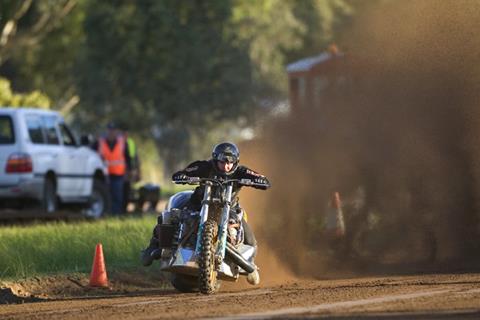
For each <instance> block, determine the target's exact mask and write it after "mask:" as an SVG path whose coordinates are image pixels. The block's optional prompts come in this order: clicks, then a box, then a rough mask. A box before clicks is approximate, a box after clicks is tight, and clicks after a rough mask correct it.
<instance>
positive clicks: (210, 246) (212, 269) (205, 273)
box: [198, 220, 220, 294]
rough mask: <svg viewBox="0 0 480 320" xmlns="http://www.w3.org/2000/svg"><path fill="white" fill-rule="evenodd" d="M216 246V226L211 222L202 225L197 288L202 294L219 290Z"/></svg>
mask: <svg viewBox="0 0 480 320" xmlns="http://www.w3.org/2000/svg"><path fill="white" fill-rule="evenodd" d="M217 246H218V226H217V223H216V222H215V221H213V220H207V222H205V224H204V228H203V233H202V238H201V239H200V247H201V250H200V254H199V256H198V266H199V288H200V292H201V293H203V294H212V293H215V292H216V291H217V290H218V289H219V285H220V281H218V280H217V270H216V266H215V252H216V250H217Z"/></svg>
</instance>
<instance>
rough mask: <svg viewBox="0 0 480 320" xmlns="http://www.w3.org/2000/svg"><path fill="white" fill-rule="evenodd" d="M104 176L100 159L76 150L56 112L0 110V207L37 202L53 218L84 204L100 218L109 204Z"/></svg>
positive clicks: (87, 151) (83, 148) (85, 149)
mask: <svg viewBox="0 0 480 320" xmlns="http://www.w3.org/2000/svg"><path fill="white" fill-rule="evenodd" d="M106 177H107V172H106V167H105V166H104V164H103V162H102V159H101V158H100V156H99V155H98V154H97V153H96V152H95V151H93V150H91V149H90V148H89V147H88V146H80V145H78V143H77V141H76V139H75V137H74V136H73V135H72V133H71V131H70V129H69V128H68V127H67V126H66V125H65V122H64V120H63V119H62V117H61V116H60V115H59V114H58V113H57V112H52V111H45V110H40V109H29V108H4V107H0V208H2V207H12V206H15V207H25V205H28V204H30V203H38V202H39V203H40V204H41V205H42V209H43V213H46V214H52V213H54V212H55V211H57V209H58V207H59V205H60V204H77V205H78V204H80V205H82V207H83V208H84V213H86V214H87V215H89V216H92V217H100V216H102V215H103V214H104V213H105V212H107V211H108V210H109V204H110V197H109V193H108V188H107V184H106V183H107V181H106V179H107V178H106ZM0 216H1V213H0Z"/></svg>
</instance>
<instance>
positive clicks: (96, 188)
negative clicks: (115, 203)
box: [85, 179, 111, 219]
mask: <svg viewBox="0 0 480 320" xmlns="http://www.w3.org/2000/svg"><path fill="white" fill-rule="evenodd" d="M110 205H111V201H110V194H109V192H108V188H107V185H106V184H105V182H103V181H102V180H99V179H95V180H94V181H93V188H92V195H91V196H90V200H89V201H88V207H87V210H86V211H85V215H86V216H87V217H89V218H93V219H99V218H101V217H102V216H104V215H105V214H107V213H108V212H109V211H110Z"/></svg>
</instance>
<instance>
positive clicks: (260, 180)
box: [253, 177, 269, 185]
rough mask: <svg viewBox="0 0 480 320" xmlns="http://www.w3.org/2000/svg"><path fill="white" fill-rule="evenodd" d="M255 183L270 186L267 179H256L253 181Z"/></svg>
mask: <svg viewBox="0 0 480 320" xmlns="http://www.w3.org/2000/svg"><path fill="white" fill-rule="evenodd" d="M253 182H255V183H257V184H263V185H268V184H269V183H268V180H267V178H265V177H258V178H255V179H254V180H253Z"/></svg>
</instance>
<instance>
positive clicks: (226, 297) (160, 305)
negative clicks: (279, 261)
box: [0, 273, 480, 320]
mask: <svg viewBox="0 0 480 320" xmlns="http://www.w3.org/2000/svg"><path fill="white" fill-rule="evenodd" d="M273 317H280V318H322V317H327V318H332V317H336V318H341V319H351V318H358V317H360V318H364V319H383V318H387V317H388V318H409V319H411V318H416V319H445V318H456V319H458V318H464V319H479V318H480V274H471V273H470V274H446V275H417V276H401V277H383V278H357V279H348V280H323V281H318V280H299V281H294V282H290V283H286V284H283V285H276V286H270V287H268V286H266V287H261V288H256V289H246V290H238V289H235V286H231V285H228V286H226V287H225V288H224V289H223V290H221V292H220V293H218V294H216V295H212V296H205V295H200V294H178V293H176V292H173V291H170V290H145V291H141V292H136V293H129V294H124V295H121V296H119V295H117V296H112V295H104V296H101V295H100V296H98V297H88V298H74V299H63V300H62V299H60V300H45V301H42V302H35V303H25V304H19V305H2V306H0V319H104V320H105V319H167V318H168V319H185V318H195V319H197V318H224V319H252V318H255V319H269V318H273Z"/></svg>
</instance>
